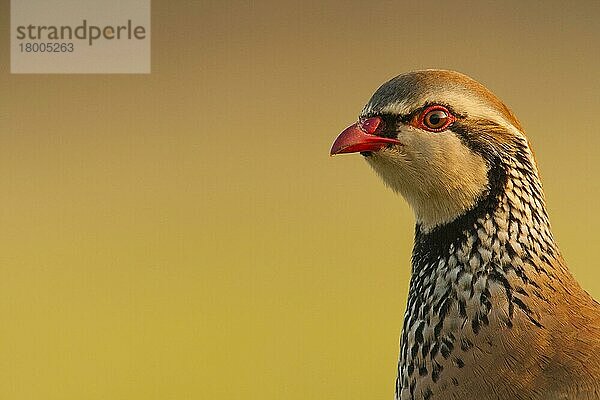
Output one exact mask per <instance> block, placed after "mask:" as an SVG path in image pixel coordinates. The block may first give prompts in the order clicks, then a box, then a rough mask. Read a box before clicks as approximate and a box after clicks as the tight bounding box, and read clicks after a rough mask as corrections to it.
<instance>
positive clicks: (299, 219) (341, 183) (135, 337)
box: [0, 1, 600, 400]
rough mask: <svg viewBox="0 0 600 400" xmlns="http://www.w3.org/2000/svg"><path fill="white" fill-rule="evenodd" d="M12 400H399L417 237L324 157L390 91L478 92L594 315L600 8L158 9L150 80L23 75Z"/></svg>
mask: <svg viewBox="0 0 600 400" xmlns="http://www.w3.org/2000/svg"><path fill="white" fill-rule="evenodd" d="M9 17H10V13H9V8H8V2H2V5H0V24H1V25H2V27H3V29H2V34H3V36H4V38H3V40H2V41H0V51H1V52H2V54H4V55H5V56H4V57H2V61H1V63H0V93H2V96H0V188H1V190H0V205H1V207H0V225H1V227H2V228H1V229H0V276H1V278H0V323H1V325H2V328H1V329H0V398H2V399H7V400H13V399H18V400H21V399H45V400H50V399H61V400H65V399H87V400H92V399H145V400H150V399H161V400H162V399H234V398H244V399H261V400H267V399H282V398H285V399H311V398H322V399H366V398H368V399H390V398H392V396H393V388H394V379H395V374H396V360H397V354H398V336H399V332H400V328H401V320H402V314H403V312H404V304H405V300H406V293H407V285H408V278H409V259H410V251H411V247H412V235H413V217H412V213H411V212H410V210H409V209H408V207H407V206H406V204H405V203H404V202H403V200H402V199H400V198H399V197H397V196H395V195H394V194H393V193H391V192H390V191H389V190H387V189H386V188H385V187H384V185H383V184H382V183H381V182H380V181H379V179H378V178H377V177H376V176H375V174H374V173H373V172H372V171H371V170H370V169H369V168H368V166H367V165H366V163H365V162H364V161H363V160H362V159H361V157H360V156H357V155H349V156H340V157H336V158H330V157H329V156H328V151H329V148H330V145H331V143H332V141H333V139H334V138H335V137H336V135H337V134H338V133H339V132H340V131H341V130H342V129H343V128H345V127H346V126H347V125H349V124H351V123H352V122H353V121H355V119H356V117H357V115H358V113H359V112H360V110H361V108H362V106H363V105H364V103H365V102H366V101H367V100H368V99H369V97H370V96H371V94H372V92H373V91H374V90H375V89H376V88H377V87H378V86H379V85H380V84H381V83H383V82H384V81H386V80H388V79H389V78H391V77H393V76H395V75H397V74H399V73H401V72H405V71H409V70H413V69H422V68H432V67H438V68H447V69H456V70H458V71H461V72H464V73H466V74H468V75H471V76H472V77H474V78H475V79H477V80H479V81H481V82H482V83H484V84H485V85H486V86H488V87H489V88H490V89H491V90H492V91H494V92H495V93H496V94H497V95H498V96H499V97H500V98H502V99H503V100H504V101H505V102H506V103H507V104H508V105H509V106H510V107H511V108H512V109H513V110H514V111H515V113H516V114H517V115H518V116H519V118H520V119H521V121H522V123H523V125H524V126H525V128H526V131H527V132H528V134H529V137H530V139H531V141H532V143H533V146H534V148H535V151H536V155H537V159H538V163H539V167H540V170H541V174H542V178H543V182H544V186H545V190H546V195H547V201H548V206H549V212H550V216H551V220H552V223H553V228H554V234H555V236H556V238H557V240H558V242H559V244H560V246H561V248H562V251H563V253H564V255H565V257H566V259H567V261H568V263H569V265H570V267H571V269H572V271H573V272H574V274H575V275H576V276H577V278H578V279H579V280H580V282H582V284H583V286H584V287H585V288H586V289H587V290H588V291H590V292H591V293H592V294H593V295H594V296H595V297H596V298H600V280H599V278H600V270H599V268H600V265H599V264H598V262H597V248H598V241H599V239H600V234H599V233H598V226H600V215H599V213H598V211H597V209H598V207H597V205H598V200H597V199H598V196H599V195H600V183H599V179H598V174H599V173H600V162H599V161H598V157H597V150H598V146H599V145H600V135H599V133H600V131H599V129H598V122H599V120H597V119H596V117H597V116H598V110H599V109H600V96H599V93H600V75H599V72H598V71H600V52H599V51H598V48H599V47H600V46H599V45H600V2H598V1H578V2H572V3H569V5H568V6H567V5H565V4H564V2H558V1H544V2H538V1H531V2H520V1H512V2H511V1H504V2H491V1H490V2H487V1H486V2H472V1H454V2H436V1H428V2H392V1H386V2H378V1H375V2H373V1H370V2H327V1H325V2H324V1H318V2H317V1H297V2H275V1H272V2H267V1H264V2H257V3H254V2H232V1H225V2H221V1H201V2H191V1H185V2H184V1H171V2H166V1H164V2H159V1H154V2H153V5H152V74H150V75H11V74H10V73H9V65H10V64H9V59H8V54H9V50H8V42H9V35H8V27H9V23H10V19H9Z"/></svg>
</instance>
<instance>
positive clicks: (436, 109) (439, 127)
mask: <svg viewBox="0 0 600 400" xmlns="http://www.w3.org/2000/svg"><path fill="white" fill-rule="evenodd" d="M454 121H456V117H455V116H454V115H452V113H451V112H450V111H448V109H447V108H446V107H444V106H440V105H435V106H430V107H427V108H426V109H425V110H423V112H422V113H421V115H419V119H418V121H417V127H418V128H421V129H425V130H427V131H429V132H441V131H443V130H445V129H446V128H448V126H450V125H451V124H452V123H453V122H454Z"/></svg>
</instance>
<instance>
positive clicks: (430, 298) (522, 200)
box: [397, 159, 570, 398]
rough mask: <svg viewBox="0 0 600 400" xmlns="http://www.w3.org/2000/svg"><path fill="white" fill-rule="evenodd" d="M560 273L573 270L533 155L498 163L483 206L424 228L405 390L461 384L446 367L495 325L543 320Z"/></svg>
mask: <svg viewBox="0 0 600 400" xmlns="http://www.w3.org/2000/svg"><path fill="white" fill-rule="evenodd" d="M557 276H565V277H566V276H570V275H569V274H568V271H566V268H565V267H564V266H563V263H562V259H561V257H560V254H559V251H558V249H557V247H556V245H555V244H554V240H553V237H552V233H551V231H550V225H549V222H548V216H547V213H546V210H545V204H544V197H543V193H542V188H541V184H540V181H539V179H538V176H537V171H536V169H535V164H534V163H533V160H532V159H530V160H520V161H519V160H514V161H512V162H511V163H502V164H500V163H499V164H497V166H496V167H494V168H492V169H490V188H489V190H488V191H487V193H486V195H485V196H484V197H482V199H481V200H480V201H479V202H478V203H477V204H476V205H475V207H473V208H472V209H471V210H469V211H468V212H466V213H465V214H463V215H461V216H460V217H458V218H457V219H455V220H454V221H452V222H450V223H448V224H445V225H442V226H439V227H437V228H435V229H433V230H431V231H423V230H421V228H420V226H418V225H417V227H416V234H415V246H414V249H413V256H412V276H411V282H410V289H409V298H408V304H407V309H406V314H405V319H404V327H403V332H402V337H401V354H400V362H399V364H398V382H397V392H398V397H400V393H401V392H403V391H406V390H409V391H414V390H417V389H418V390H420V391H421V393H425V394H426V393H427V390H428V389H427V388H428V387H429V386H427V385H433V384H435V383H436V382H438V381H439V380H444V381H445V382H446V383H447V384H448V385H450V386H451V385H454V384H455V381H454V379H456V378H455V377H453V378H452V381H450V380H448V379H450V378H449V376H452V375H451V374H450V375H449V373H448V372H444V370H446V371H448V370H449V369H456V370H460V368H462V367H463V366H464V364H465V363H467V360H465V359H464V357H463V355H461V354H463V353H464V352H468V351H469V350H470V349H471V348H472V347H473V346H478V345H480V343H479V341H481V340H484V338H485V340H487V341H488V342H489V341H490V340H492V339H490V337H492V336H493V335H492V336H490V334H489V332H498V331H499V330H501V329H512V327H513V324H517V323H518V324H519V326H523V323H526V324H531V326H532V327H540V326H541V322H540V320H539V319H540V318H539V315H538V314H537V312H536V307H535V306H534V305H535V304H537V301H538V300H539V301H545V294H544V290H543V288H542V286H546V285H551V283H548V282H549V281H551V280H552V279H553V278H552V277H557ZM532 298H535V299H537V300H535V301H532V300H531V299H532ZM517 319H518V321H517ZM523 321H525V322H523ZM481 332H484V333H483V334H482V333H481ZM444 374H445V375H446V376H444ZM444 378H446V379H444ZM426 397H427V396H425V395H424V398H426ZM402 398H404V397H402ZM409 398H410V397H409Z"/></svg>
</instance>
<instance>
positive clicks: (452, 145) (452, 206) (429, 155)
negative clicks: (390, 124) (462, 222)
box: [367, 127, 488, 229]
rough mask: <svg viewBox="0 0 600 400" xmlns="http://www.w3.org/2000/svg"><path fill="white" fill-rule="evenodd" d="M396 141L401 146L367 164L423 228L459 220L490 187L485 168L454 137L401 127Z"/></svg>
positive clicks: (480, 161)
mask: <svg viewBox="0 0 600 400" xmlns="http://www.w3.org/2000/svg"><path fill="white" fill-rule="evenodd" d="M398 139H399V140H400V141H401V142H402V143H403V144H404V146H402V147H400V148H392V149H384V150H381V151H378V152H375V153H373V155H372V156H371V157H368V158H367V161H368V162H369V163H370V164H371V166H372V167H373V169H374V170H375V171H376V172H377V173H378V174H379V175H380V176H381V178H382V179H383V180H384V182H385V183H386V184H387V185H388V186H390V187H391V188H392V189H393V190H395V191H396V192H398V193H400V194H401V195H402V196H403V197H404V198H405V199H406V200H407V202H408V203H409V204H410V206H411V207H412V208H413V210H414V212H415V217H416V219H417V222H419V223H420V224H421V225H422V227H423V228H424V229H430V228H433V227H435V226H437V225H441V224H444V223H447V222H450V221H452V220H453V219H455V218H456V217H458V216H460V215H462V214H463V213H464V212H466V211H467V210H469V209H471V208H472V207H473V206H474V205H475V203H476V202H477V200H478V199H479V198H480V197H481V195H482V193H483V192H485V190H486V189H487V188H488V177H487V173H488V166H487V163H486V162H485V160H484V159H483V158H482V157H481V156H479V155H478V154H475V153H473V152H472V151H471V150H470V149H469V148H467V147H466V146H464V144H463V143H462V142H461V141H460V139H459V138H458V137H457V136H456V135H455V134H454V133H452V132H447V131H446V132H438V133H433V132H426V131H422V130H418V129H415V128H411V127H405V128H403V130H402V131H401V132H400V133H399V135H398Z"/></svg>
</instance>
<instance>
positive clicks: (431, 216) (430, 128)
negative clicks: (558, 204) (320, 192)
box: [331, 70, 537, 231]
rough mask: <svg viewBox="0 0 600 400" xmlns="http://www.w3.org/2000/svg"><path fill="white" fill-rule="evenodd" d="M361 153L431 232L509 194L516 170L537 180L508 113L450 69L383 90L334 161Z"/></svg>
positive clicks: (338, 145)
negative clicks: (501, 193)
mask: <svg viewBox="0 0 600 400" xmlns="http://www.w3.org/2000/svg"><path fill="white" fill-rule="evenodd" d="M355 152H360V153H361V154H362V155H363V156H364V158H365V159H366V161H367V162H368V163H369V164H370V165H371V167H372V168H373V169H374V170H375V171H376V172H377V174H378V175H379V176H380V177H381V178H382V179H383V181H384V182H385V183H386V184H387V185H388V186H389V187H391V188H392V189H393V190H394V191H396V192H398V193H400V194H401V195H402V196H403V197H404V198H405V199H406V201H407V202H408V203H409V205H410V206H411V208H412V209H413V211H414V213H415V217H416V220H417V224H418V225H419V226H420V227H421V229H423V230H424V231H427V230H431V229H433V228H435V227H436V226H440V225H444V224H446V223H449V222H451V221H453V220H455V219H456V218H458V217H459V216H461V215H463V214H465V213H467V212H468V211H469V210H471V209H473V208H475V207H476V206H477V204H478V203H480V202H481V201H484V200H485V199H486V198H487V197H489V196H490V195H491V194H492V193H494V192H497V191H498V190H502V188H501V187H498V186H499V185H500V186H501V185H506V182H507V181H506V179H505V177H506V176H507V174H508V175H510V173H511V172H510V171H511V168H512V167H515V166H517V167H518V168H517V169H516V170H517V171H518V173H520V174H525V175H527V174H534V175H536V174H537V172H536V170H535V163H534V162H533V157H532V155H531V151H530V150H529V146H528V142H527V139H526V138H525V135H524V134H523V132H522V128H521V125H520V123H519V122H518V120H517V119H516V117H515V116H514V115H513V114H512V112H511V111H510V110H509V109H508V107H506V106H505V105H504V104H503V103H502V102H501V101H500V100H499V99H498V98H497V97H496V96H495V95H494V94H493V93H491V92H490V91H489V90H488V89H486V88H485V87H484V86H483V85H481V84H480V83H478V82H476V81H475V80H473V79H471V78H469V77H467V76H465V75H463V74H460V73H458V72H453V71H445V70H424V71H415V72H410V73H406V74H402V75H399V76H397V77H395V78H393V79H391V80H390V81H388V82H386V83H385V84H383V85H382V86H381V87H380V88H379V89H378V90H377V91H376V92H375V93H374V94H373V96H372V97H371V99H370V100H369V102H368V103H367V105H366V106H365V107H364V109H363V111H362V113H361V114H360V116H359V120H358V122H356V123H355V124H353V125H351V126H349V127H348V128H346V129H345V130H344V131H343V132H342V133H341V134H340V135H339V136H338V137H337V139H336V140H335V142H334V143H333V146H332V148H331V155H335V154H342V153H355ZM536 178H537V177H536Z"/></svg>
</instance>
